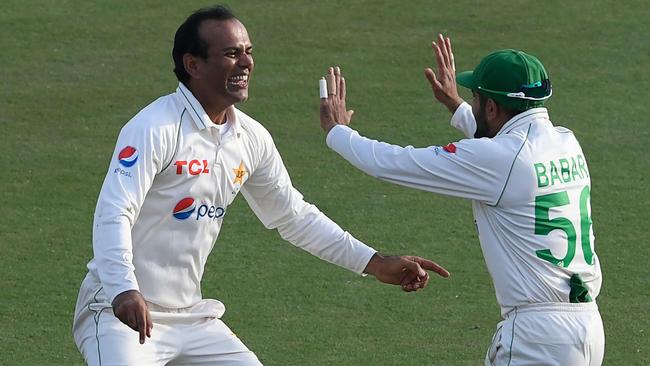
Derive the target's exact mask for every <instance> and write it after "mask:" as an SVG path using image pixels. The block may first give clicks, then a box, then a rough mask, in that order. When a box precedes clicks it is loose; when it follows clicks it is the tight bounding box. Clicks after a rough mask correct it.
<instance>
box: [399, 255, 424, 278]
mask: <svg viewBox="0 0 650 366" xmlns="http://www.w3.org/2000/svg"><path fill="white" fill-rule="evenodd" d="M403 265H404V267H406V269H407V270H408V272H410V273H412V274H414V275H416V276H418V277H424V276H426V275H427V273H426V272H425V271H424V270H423V269H422V267H420V265H419V264H418V263H416V262H414V261H412V260H410V259H407V258H404V262H403Z"/></svg>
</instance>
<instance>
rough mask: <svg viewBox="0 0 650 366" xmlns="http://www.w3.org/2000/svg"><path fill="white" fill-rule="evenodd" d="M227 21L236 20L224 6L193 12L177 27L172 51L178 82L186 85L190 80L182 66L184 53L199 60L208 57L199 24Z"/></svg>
mask: <svg viewBox="0 0 650 366" xmlns="http://www.w3.org/2000/svg"><path fill="white" fill-rule="evenodd" d="M229 19H237V17H236V16H235V14H233V12H231V11H230V10H229V9H228V8H226V7H225V6H222V5H217V6H213V7H209V8H201V9H199V10H197V11H195V12H194V13H192V15H190V16H189V17H188V18H187V19H186V20H185V22H183V24H181V26H180V27H178V30H176V35H175V36H174V48H173V49H172V58H173V59H174V74H176V78H177V79H178V81H180V82H182V83H186V82H187V81H188V80H189V79H190V74H188V73H187V70H185V65H183V56H184V55H185V54H186V53H189V54H190V55H193V56H197V57H201V58H207V57H208V45H207V44H206V43H205V41H204V40H202V39H201V36H200V35H199V27H200V26H201V23H203V21H205V20H229Z"/></svg>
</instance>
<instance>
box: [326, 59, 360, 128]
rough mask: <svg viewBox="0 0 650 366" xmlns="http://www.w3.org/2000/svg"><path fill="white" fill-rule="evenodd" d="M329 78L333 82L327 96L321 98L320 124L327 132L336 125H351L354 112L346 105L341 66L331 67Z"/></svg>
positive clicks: (329, 86)
mask: <svg viewBox="0 0 650 366" xmlns="http://www.w3.org/2000/svg"><path fill="white" fill-rule="evenodd" d="M327 78H328V79H330V80H331V81H332V83H331V84H329V85H328V91H327V98H321V100H320V125H321V127H322V128H323V130H324V131H325V133H328V132H329V131H330V130H331V129H332V127H334V126H336V125H346V126H347V125H349V124H350V120H351V119H352V114H353V113H354V111H353V110H347V109H346V106H345V78H343V76H341V68H340V67H338V66H336V67H330V68H329V70H328V75H327Z"/></svg>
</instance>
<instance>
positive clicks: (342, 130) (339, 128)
mask: <svg viewBox="0 0 650 366" xmlns="http://www.w3.org/2000/svg"><path fill="white" fill-rule="evenodd" d="M352 131H354V130H353V129H351V128H350V127H348V126H345V125H336V126H334V127H332V129H331V130H330V132H328V133H327V138H326V139H325V143H327V146H328V147H329V148H330V149H334V143H335V141H336V140H338V139H340V138H341V136H345V135H349V134H350V133H352Z"/></svg>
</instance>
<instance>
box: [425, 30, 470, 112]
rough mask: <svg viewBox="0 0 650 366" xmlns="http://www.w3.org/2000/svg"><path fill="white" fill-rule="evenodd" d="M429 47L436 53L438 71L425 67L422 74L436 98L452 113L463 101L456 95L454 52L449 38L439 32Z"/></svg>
mask: <svg viewBox="0 0 650 366" xmlns="http://www.w3.org/2000/svg"><path fill="white" fill-rule="evenodd" d="M431 47H432V48H433V51H434V53H435V55H436V63H437V64H438V73H437V74H436V73H435V72H433V70H432V69H431V68H426V69H425V70H424V75H425V76H426V77H427V80H429V84H431V89H432V90H433V95H434V96H435V97H436V99H438V101H439V102H440V103H442V104H444V105H445V107H447V109H449V111H450V112H451V113H454V112H455V111H456V109H457V108H458V106H459V105H461V103H463V99H462V98H461V97H460V95H458V89H457V88H456V63H455V62H454V53H453V52H452V51H451V40H450V39H449V37H443V36H442V34H439V35H438V43H436V42H431Z"/></svg>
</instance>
